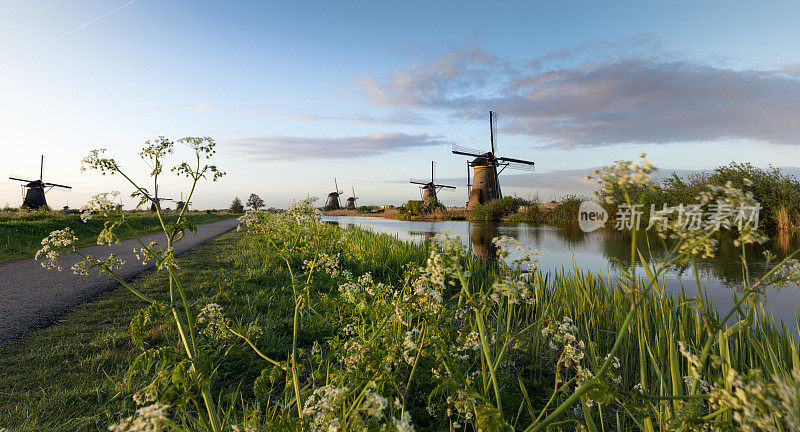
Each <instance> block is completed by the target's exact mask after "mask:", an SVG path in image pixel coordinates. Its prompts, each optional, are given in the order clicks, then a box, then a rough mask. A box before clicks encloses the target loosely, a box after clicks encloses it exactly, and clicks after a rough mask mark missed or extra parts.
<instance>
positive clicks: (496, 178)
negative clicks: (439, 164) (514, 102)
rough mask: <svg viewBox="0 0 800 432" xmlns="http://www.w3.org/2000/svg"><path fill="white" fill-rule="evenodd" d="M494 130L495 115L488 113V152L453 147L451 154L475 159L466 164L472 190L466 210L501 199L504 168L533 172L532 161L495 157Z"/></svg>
mask: <svg viewBox="0 0 800 432" xmlns="http://www.w3.org/2000/svg"><path fill="white" fill-rule="evenodd" d="M496 128H497V113H495V112H493V111H489V131H490V132H489V133H490V135H489V136H490V140H489V143H490V148H491V150H490V151H488V152H481V151H480V150H477V149H469V148H465V147H461V146H458V145H453V154H458V155H464V156H471V157H474V158H475V159H474V160H472V161H471V162H467V166H468V168H467V171H468V172H467V175H468V176H469V168H470V167H471V168H472V188H471V189H470V191H469V198H468V199H467V210H470V209H472V208H474V207H475V206H477V205H483V204H486V203H488V202H489V201H492V200H496V199H499V198H502V197H503V192H502V190H501V188H500V173H502V172H503V170H505V169H506V168H511V169H516V170H521V171H533V170H534V166H535V164H534V162H532V161H527V160H522V159H514V158H509V157H498V156H497V154H496V142H495V140H496V137H497V132H496V131H497V129H496ZM467 185H468V187H469V178H467Z"/></svg>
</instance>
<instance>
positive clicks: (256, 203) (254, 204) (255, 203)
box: [247, 194, 264, 210]
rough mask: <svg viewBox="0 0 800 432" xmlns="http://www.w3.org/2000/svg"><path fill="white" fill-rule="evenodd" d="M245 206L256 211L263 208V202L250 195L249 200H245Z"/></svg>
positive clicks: (259, 198)
mask: <svg viewBox="0 0 800 432" xmlns="http://www.w3.org/2000/svg"><path fill="white" fill-rule="evenodd" d="M247 206H248V207H250V208H251V209H253V210H258V209H260V208H261V207H264V200H262V199H261V197H260V196H258V195H256V194H250V198H248V199H247Z"/></svg>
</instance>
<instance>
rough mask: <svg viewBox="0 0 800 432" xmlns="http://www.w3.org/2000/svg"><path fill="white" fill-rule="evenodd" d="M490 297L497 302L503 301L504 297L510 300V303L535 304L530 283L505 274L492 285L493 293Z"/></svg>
mask: <svg viewBox="0 0 800 432" xmlns="http://www.w3.org/2000/svg"><path fill="white" fill-rule="evenodd" d="M489 297H490V298H491V299H492V300H494V301H495V302H496V303H497V304H500V303H502V301H503V299H507V300H508V304H522V303H527V304H533V300H534V299H533V296H532V293H531V290H530V289H529V288H528V284H527V283H525V281H522V280H519V279H517V278H512V277H511V276H505V277H503V278H502V279H500V280H498V281H496V282H495V283H494V284H493V285H492V293H491V294H490V295H489Z"/></svg>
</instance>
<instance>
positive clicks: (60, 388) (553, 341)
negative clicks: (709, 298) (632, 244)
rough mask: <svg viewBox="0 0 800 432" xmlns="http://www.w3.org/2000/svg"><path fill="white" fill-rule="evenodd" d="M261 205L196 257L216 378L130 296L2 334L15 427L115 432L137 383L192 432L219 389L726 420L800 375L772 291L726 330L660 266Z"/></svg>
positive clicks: (446, 421)
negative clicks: (419, 235) (538, 260)
mask: <svg viewBox="0 0 800 432" xmlns="http://www.w3.org/2000/svg"><path fill="white" fill-rule="evenodd" d="M252 218H253V219H251V220H250V228H249V230H248V231H247V232H237V233H231V234H228V235H225V236H223V237H221V238H220V239H217V240H214V241H212V242H209V243H207V244H205V245H203V246H200V247H199V248H197V249H196V250H194V251H192V252H190V253H187V254H186V255H184V256H182V257H180V258H179V259H178V269H179V270H178V272H179V275H178V277H179V278H180V280H181V281H182V285H183V287H185V288H184V289H185V292H184V294H185V295H186V297H187V298H188V299H189V303H188V305H189V308H190V315H189V316H190V317H192V318H191V320H192V321H190V322H193V323H194V325H196V326H197V327H196V329H197V333H196V335H195V337H196V339H194V343H196V344H197V347H198V351H197V352H198V353H202V357H197V360H196V361H194V362H193V364H194V365H195V366H196V367H197V369H198V371H199V372H198V373H199V374H200V376H202V377H204V378H202V381H194V380H193V379H191V378H188V375H187V374H186V371H187V367H188V365H189V363H187V361H186V360H185V359H183V358H182V354H181V351H182V349H183V348H182V345H180V344H179V343H177V340H176V339H177V338H176V335H177V329H176V327H175V324H174V323H175V321H174V320H173V317H172V314H171V313H170V312H169V310H163V311H160V310H158V309H152V308H151V309H148V311H147V312H146V313H144V314H143V315H139V318H137V319H135V320H133V323H134V324H135V325H134V326H133V327H132V329H133V330H134V331H133V332H132V333H131V332H130V331H129V330H128V328H127V326H126V324H127V322H129V320H130V319H131V318H132V317H133V316H135V315H136V310H137V309H138V308H140V307H143V306H144V304H145V303H144V302H141V301H139V300H136V299H135V298H134V297H133V295H132V294H130V293H128V292H127V291H117V292H114V293H111V294H109V295H107V296H105V297H104V298H103V299H102V300H101V301H99V302H95V303H92V304H88V305H84V306H81V307H80V308H78V310H76V311H75V312H73V313H72V314H70V316H69V317H67V319H66V320H65V322H64V323H63V324H60V325H58V326H54V327H52V328H49V329H45V330H41V331H38V332H36V333H34V334H32V335H30V336H28V337H27V338H25V339H23V340H20V341H14V342H11V343H10V344H8V345H6V346H4V347H3V348H2V349H0V370H4V371H9V373H6V374H4V375H3V376H0V419H3V422H4V424H2V425H0V427H8V428H10V429H11V430H14V431H17V430H20V431H22V430H30V431H34V430H36V431H39V430H65V431H66V430H69V431H90V430H91V431H94V430H104V429H105V428H106V427H107V425H108V424H113V423H115V422H116V421H118V420H119V419H120V418H123V417H125V416H128V415H132V414H134V411H135V409H136V407H137V404H136V402H135V401H134V395H137V398H136V399H138V400H142V399H146V400H152V399H153V398H154V399H155V400H157V401H158V403H160V404H162V405H163V406H169V407H170V408H169V410H168V411H167V414H166V419H167V420H171V421H175V422H176V424H177V425H180V426H181V427H182V428H183V430H211V427H210V426H208V425H204V422H203V420H202V419H203V418H204V417H205V416H206V414H205V412H204V410H203V408H202V404H201V403H199V402H198V401H199V395H200V390H201V388H202V385H207V386H208V389H209V391H210V393H211V394H212V395H214V399H215V400H217V401H218V403H217V405H218V407H219V410H220V412H221V416H220V417H221V418H224V419H225V420H224V421H223V422H222V425H223V426H222V427H223V428H224V430H234V429H232V426H234V425H236V426H237V427H238V428H240V429H239V430H245V429H246V428H249V429H248V430H301V429H305V430H329V428H331V427H332V426H334V425H336V426H338V427H340V428H341V429H340V430H362V428H363V429H364V430H382V429H381V428H382V427H387V426H388V427H390V428H391V429H390V430H404V431H406V430H411V429H410V428H408V427H407V426H408V425H413V427H414V429H415V430H418V431H419V430H448V429H449V430H475V429H477V428H481V429H483V430H511V429H516V430H528V429H531V430H533V429H535V428H536V427H537V426H536V425H542V424H544V420H545V418H550V417H551V416H556V418H557V419H558V422H557V423H555V424H554V423H553V422H551V423H550V425H551V430H562V429H563V430H574V429H575V428H576V427H578V426H580V427H585V428H587V429H589V430H667V429H669V430H673V429H680V427H681V425H689V424H692V425H695V424H702V423H706V424H709V423H710V424H711V425H713V424H715V423H714V422H716V423H718V425H719V427H720V428H723V427H735V426H737V425H741V422H738V423H737V421H736V419H735V417H734V414H736V413H738V412H740V410H739V411H737V410H736V409H733V408H724V407H723V408H724V409H722V411H721V412H720V409H721V408H720V406H719V405H718V404H717V402H715V401H719V400H722V402H720V403H724V401H725V400H724V399H720V397H722V396H724V394H722V393H721V392H723V391H729V392H735V391H737V390H742V391H748V389H749V388H748V387H746V386H745V384H743V383H742V382H741V380H740V381H729V380H727V379H726V378H727V377H728V376H729V375H730V371H732V370H733V371H738V372H739V373H740V375H739V376H740V377H741V376H745V377H747V380H750V381H746V382H747V383H749V382H752V383H758V385H759V386H761V387H760V389H761V391H762V392H763V393H764V394H765V395H766V394H769V391H768V389H769V388H771V387H769V386H770V385H771V384H769V383H771V382H772V381H771V380H772V379H778V380H782V381H780V382H781V383H785V382H786V380H787V378H786V377H791V375H790V373H791V372H790V371H791V370H792V368H794V369H795V370H800V360H799V359H798V351H797V350H798V345H797V341H796V340H793V339H792V337H791V336H790V332H788V331H786V329H783V328H781V327H780V324H778V325H777V326H776V325H775V324H774V323H773V322H771V320H770V319H769V317H768V314H767V313H766V312H765V311H764V310H763V309H761V307H760V306H758V304H757V303H753V304H752V306H751V307H748V308H745V309H743V311H742V313H741V314H739V315H738V318H739V322H738V323H737V324H735V325H732V326H728V325H727V324H724V323H720V324H719V326H720V328H719V331H717V330H716V327H714V326H710V324H709V323H713V322H719V321H720V317H719V316H718V314H717V313H716V312H714V311H713V310H712V308H711V307H710V305H707V304H704V303H702V302H699V301H697V300H693V299H692V298H691V297H690V295H689V294H684V296H679V297H677V298H673V297H672V296H670V295H667V293H666V292H665V291H664V289H663V288H662V287H660V285H659V283H658V279H657V278H656V277H654V276H655V275H652V276H645V277H644V278H643V279H641V278H639V277H637V276H635V275H631V279H629V280H619V281H611V280H608V281H604V280H603V279H602V278H600V277H598V275H593V274H588V273H584V272H581V271H578V270H575V269H574V270H571V271H568V272H563V273H562V272H555V273H542V272H538V271H535V272H534V273H531V274H527V275H526V274H523V273H520V271H521V270H520V268H516V269H514V268H510V267H507V266H505V265H502V264H500V263H486V262H483V261H478V260H475V259H473V258H471V257H469V256H467V255H466V252H465V251H464V250H463V249H462V248H460V246H459V245H460V243H454V242H448V241H444V242H443V243H440V244H439V245H438V246H437V247H432V246H431V245H424V244H423V245H416V244H411V243H405V242H401V241H399V240H397V239H395V238H393V237H391V236H386V235H377V234H372V233H369V232H366V231H362V230H359V229H352V228H351V229H346V230H343V229H339V228H336V227H333V226H330V225H327V224H323V223H319V222H318V221H316V220H315V219H303V218H301V219H295V218H294V217H292V216H273V215H258V216H255V215H254V216H252ZM504 241H506V240H504ZM506 242H507V241H506ZM500 246H501V247H505V248H513V247H514V246H513V245H512V244H510V243H503V244H501V245H500ZM645 267H649V266H645ZM167 285H168V278H167V275H166V274H165V273H160V274H159V273H154V274H151V275H148V276H147V277H145V278H142V279H141V280H139V281H137V283H136V285H135V286H136V288H137V289H141V290H142V292H143V293H144V294H145V295H147V296H153V297H154V298H155V299H156V300H161V301H164V302H168V301H169V300H168V298H167V291H168V290H167ZM700 289H702V287H700ZM645 292H646V293H647V294H643V293H645ZM637 293H638V294H637ZM632 298H634V299H636V303H634V307H632V302H631V299H632ZM210 305H214V306H210ZM145 316H146V317H147V319H146V320H145V319H144V318H143V317H145ZM196 316H198V317H199V318H197V319H195V318H194V317H196ZM734 321H735V320H734ZM626 325H627V327H626ZM131 334H133V335H135V336H136V337H131ZM681 344H683V345H681ZM704 347H708V350H707V352H708V354H709V355H710V357H709V361H708V362H707V363H705V364H704V365H703V366H702V367H700V366H698V365H696V364H695V363H696V362H697V361H698V358H700V357H701V354H702V353H703V352H705V351H704ZM254 348H255V349H257V350H258V351H256V350H255V349H254ZM608 353H612V356H611V357H610V358H611V360H609V362H606V361H605V360H606V354H608ZM199 355H200V354H198V356H199ZM606 363H608V365H606ZM755 370H759V371H760V372H759V374H761V375H759V376H761V377H764V378H763V379H762V378H759V376H756V375H754V374H755V372H753V371H755ZM592 375H593V376H592ZM788 379H789V380H791V378H788ZM798 379H800V375H798ZM765 380H766V381H765ZM789 383H790V385H791V381H789ZM588 384H592V388H591V389H590V391H583V392H581V391H580V389H582V388H584V387H583V386H584V385H588ZM795 385H800V384H798V383H795ZM712 387H713V390H712ZM790 388H791V387H790ZM554 389H556V391H554ZM796 389H797V391H798V392H799V393H798V394H800V387H796ZM751 390H752V389H751ZM575 395H578V396H577V397H575ZM787 400H788V403H790V404H791V403H797V404H800V398H797V399H794V400H792V399H787ZM751 403H756V402H752V401H751ZM562 406H565V407H566V408H564V409H563V410H561V411H559V410H560V409H561V407H562ZM726 406H727V405H726ZM793 407H794V405H787V408H785V409H787V410H788V409H792V408H793ZM745 408H752V406H748V407H745ZM759 409H762V410H765V409H771V410H773V411H771V412H769V411H768V412H767V414H769V415H774V416H775V417H773V422H777V424H779V425H783V426H784V427H785V425H786V423H783V422H784V421H788V420H786V419H790V420H791V417H790V415H791V414H792V413H791V412H787V411H780V409H779V408H776V407H774V406H766V405H765V406H761V407H760V408H759ZM798 412H800V411H798ZM707 416H711V417H710V418H706V419H705V420H703V419H702V418H703V417H707ZM301 417H302V419H301ZM648 425H649V426H648ZM784 430H791V429H784Z"/></svg>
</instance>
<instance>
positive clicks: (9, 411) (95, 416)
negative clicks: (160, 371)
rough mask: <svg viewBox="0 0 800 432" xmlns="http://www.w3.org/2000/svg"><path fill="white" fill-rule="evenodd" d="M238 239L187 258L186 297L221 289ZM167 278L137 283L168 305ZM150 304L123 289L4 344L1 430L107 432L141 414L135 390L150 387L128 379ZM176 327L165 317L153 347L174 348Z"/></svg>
mask: <svg viewBox="0 0 800 432" xmlns="http://www.w3.org/2000/svg"><path fill="white" fill-rule="evenodd" d="M237 243H238V242H237V240H236V233H235V232H234V233H228V234H224V235H222V236H220V237H219V238H217V239H213V240H210V241H209V242H207V243H204V244H203V245H200V246H198V247H197V248H195V249H192V250H191V251H189V252H187V253H185V254H183V255H181V256H180V257H179V258H178V264H179V266H180V267H181V270H180V272H181V275H182V276H184V277H185V278H186V282H187V293H188V294H189V295H192V296H193V297H196V298H202V295H203V293H204V292H209V293H216V292H217V291H218V290H219V284H218V280H219V279H220V278H219V275H220V274H225V273H226V272H229V271H230V270H231V267H230V266H232V265H233V263H232V261H231V260H226V259H220V257H222V256H227V255H229V254H231V253H232V252H234V250H235V247H236V245H237ZM166 283H167V275H166V274H165V273H163V272H162V273H156V272H148V273H145V274H144V275H142V276H140V277H139V278H138V279H136V280H135V282H134V286H136V288H138V289H139V290H141V292H142V293H144V294H146V295H148V296H153V297H154V298H157V299H160V300H164V301H168V300H169V298H168V295H167V293H166V292H165V290H164V286H165V284H166ZM144 306H146V303H145V302H144V301H142V300H141V299H138V298H136V296H134V295H133V294H132V293H131V292H129V291H128V290H127V289H124V288H119V289H117V290H115V291H112V292H109V293H107V294H104V295H102V296H101V297H100V298H99V299H98V300H96V301H93V302H91V303H86V304H83V305H80V306H77V307H76V308H75V309H74V310H73V311H71V312H70V313H69V314H67V315H66V316H65V317H63V318H62V319H61V320H60V322H59V323H58V324H57V325H53V326H51V327H48V328H45V329H41V330H37V331H34V332H32V333H30V334H28V335H27V336H25V337H24V338H22V339H17V340H12V341H10V342H7V343H6V344H4V345H2V346H0V370H2V371H3V373H1V374H0V428H3V427H5V428H8V430H10V431H13V432H17V431H31V432H33V431H36V432H40V431H65V432H66V431H106V430H108V429H107V428H108V425H109V424H113V423H114V422H116V421H117V420H118V419H119V416H120V414H121V413H125V412H129V411H130V410H131V409H135V404H133V403H132V402H131V399H130V395H131V393H132V392H134V391H136V390H137V389H139V388H141V387H142V386H144V385H145V384H146V383H147V382H148V381H147V380H145V379H142V378H141V377H133V378H132V379H131V380H126V371H127V370H128V367H129V366H130V365H131V364H132V363H133V362H134V360H135V359H136V357H137V356H138V355H139V354H140V353H141V349H140V348H139V347H137V346H136V345H135V344H134V343H133V342H132V340H131V333H130V323H131V318H132V317H133V316H134V315H135V314H136V313H137V311H139V310H140V309H141V308H143V307H144ZM174 333H175V326H174V324H173V323H172V322H170V321H169V320H167V319H163V317H159V319H156V320H155V322H154V323H153V325H152V327H150V328H149V329H148V331H147V332H146V337H147V338H148V341H149V342H150V343H157V344H159V345H170V344H172V343H173V342H174V341H173V339H174V337H173V335H174Z"/></svg>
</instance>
